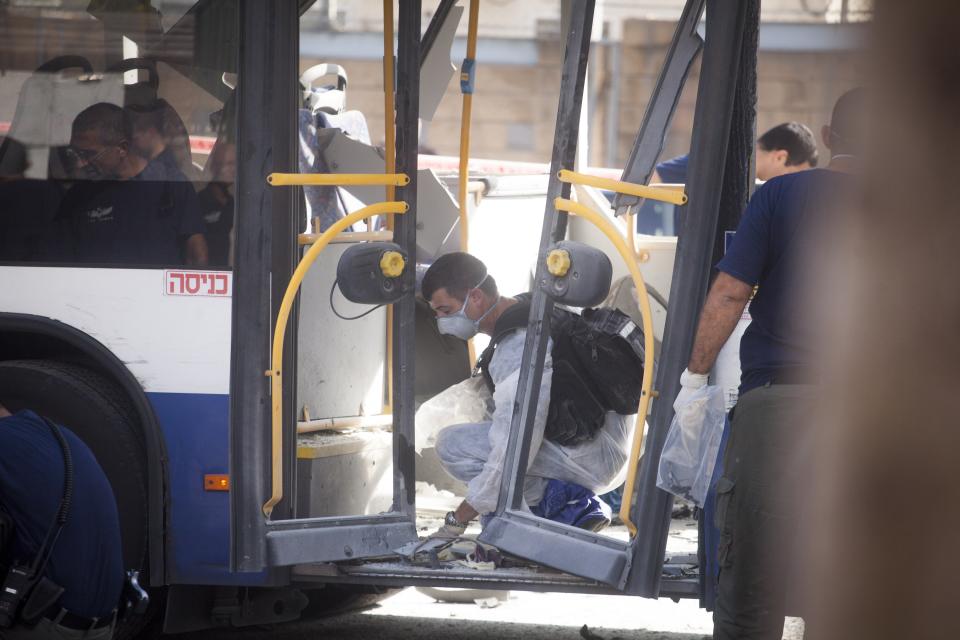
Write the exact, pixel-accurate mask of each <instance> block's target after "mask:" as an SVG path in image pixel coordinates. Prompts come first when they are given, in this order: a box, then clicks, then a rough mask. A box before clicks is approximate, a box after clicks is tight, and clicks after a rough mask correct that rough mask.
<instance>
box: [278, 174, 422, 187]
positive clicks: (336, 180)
mask: <svg viewBox="0 0 960 640" xmlns="http://www.w3.org/2000/svg"><path fill="white" fill-rule="evenodd" d="M267 182H269V183H270V184H271V185H273V186H274V187H308V186H309V187H316V186H330V187H343V186H356V185H359V186H373V187H376V186H383V187H387V186H391V187H405V186H407V185H408V184H410V176H408V175H407V174H405V173H271V174H270V175H268V176H267Z"/></svg>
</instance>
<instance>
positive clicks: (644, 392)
mask: <svg viewBox="0 0 960 640" xmlns="http://www.w3.org/2000/svg"><path fill="white" fill-rule="evenodd" d="M553 205H554V206H555V207H556V209H557V211H566V212H567V213H572V214H574V215H577V216H580V217H582V218H585V219H586V220H588V221H589V222H591V223H593V224H594V225H595V226H596V227H597V228H598V229H600V231H602V232H603V235H605V236H607V239H609V240H610V242H612V243H613V246H614V247H615V248H616V249H617V252H618V253H619V254H620V257H621V258H623V261H624V262H625V263H627V268H628V269H629V270H630V275H631V276H632V277H633V285H634V286H635V287H636V288H637V298H638V299H639V303H640V315H641V317H642V318H643V351H644V354H643V381H642V383H641V386H640V408H639V409H638V410H637V425H636V427H635V428H634V433H633V444H632V446H631V449H630V458H629V461H630V464H629V466H628V467H627V482H626V484H625V485H624V489H623V502H622V504H621V506H620V519H621V520H623V523H624V524H625V525H627V528H628V529H629V530H630V535H635V534H636V533H637V527H636V525H634V524H633V522H632V521H631V520H630V503H631V502H633V485H634V483H635V482H636V477H637V467H638V466H639V463H640V451H641V449H642V446H643V427H644V424H645V422H646V419H647V413H648V412H649V407H650V396H651V395H652V394H653V388H652V387H653V350H654V341H653V319H652V318H653V316H652V314H651V311H650V300H649V298H648V297H647V287H646V284H645V283H644V281H643V275H641V273H640V268H639V267H638V266H637V259H636V254H635V253H633V252H632V251H630V248H629V247H628V246H627V244H626V242H625V241H624V239H623V236H622V235H621V234H620V232H619V231H618V230H617V228H616V227H615V226H613V224H612V223H611V222H610V221H609V220H607V219H606V218H605V217H604V216H603V215H601V214H599V213H597V212H596V211H594V210H593V209H590V208H589V207H587V206H585V205H583V204H580V203H579V202H574V201H572V200H566V199H564V198H557V199H555V200H554V201H553Z"/></svg>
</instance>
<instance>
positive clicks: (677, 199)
mask: <svg viewBox="0 0 960 640" xmlns="http://www.w3.org/2000/svg"><path fill="white" fill-rule="evenodd" d="M559 177H560V182H569V183H570V184H582V185H586V186H588V187H596V188H597V189H608V190H610V191H616V192H617V193H626V194H628V195H631V196H637V197H638V198H647V199H650V200H659V201H661V202H669V203H670V204H676V205H683V204H687V194H686V193H684V192H683V190H682V189H681V190H679V191H678V190H677V188H676V187H675V186H672V185H671V186H664V187H660V186H657V187H648V186H645V185H642V184H633V183H632V182H621V181H619V180H611V179H609V178H601V177H599V176H590V175H587V174H585V173H577V172H576V171H569V170H567V169H561V170H560V173H559Z"/></svg>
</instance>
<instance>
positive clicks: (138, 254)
mask: <svg viewBox="0 0 960 640" xmlns="http://www.w3.org/2000/svg"><path fill="white" fill-rule="evenodd" d="M167 4H171V3H167V2H163V1H162V0H154V1H153V3H152V4H150V5H149V6H148V7H147V8H146V10H144V8H143V6H142V5H143V3H142V2H123V1H121V2H112V3H109V4H105V3H91V4H90V5H89V7H88V9H87V10H82V9H79V8H77V9H73V8H64V9H62V10H58V12H57V14H56V15H55V16H51V15H49V12H47V11H45V10H44V9H42V8H39V7H38V8H33V7H12V6H8V5H4V6H3V7H0V21H3V22H4V24H5V25H7V26H8V29H9V30H10V32H11V33H13V34H14V37H11V38H5V39H4V40H3V41H2V42H0V60H2V61H3V63H2V64H3V73H4V85H5V91H4V92H3V93H2V94H0V135H3V141H2V144H0V262H2V263H8V264H10V263H33V264H47V265H49V264H56V265H61V266H87V267H90V266H95V267H154V268H157V267H174V266H190V267H196V268H204V267H211V268H228V267H229V266H230V264H231V245H232V242H231V237H232V229H233V217H234V215H233V214H234V212H233V197H232V192H233V182H234V176H235V171H234V166H235V162H236V161H235V150H234V149H235V145H234V139H235V136H234V135H233V127H234V125H235V118H233V117H232V116H230V115H229V112H230V110H231V109H230V106H229V103H230V102H231V99H230V98H231V96H232V94H233V85H235V80H234V81H233V83H232V84H228V83H227V81H226V80H225V78H227V77H228V76H230V75H231V74H232V75H233V76H234V77H235V72H236V52H235V51H234V50H232V47H231V46H223V45H224V44H225V43H235V42H236V37H235V33H236V29H237V26H236V15H235V10H233V9H231V8H229V7H226V8H224V7H211V6H208V5H207V4H206V3H199V4H197V5H195V6H194V7H192V8H191V9H190V10H189V11H187V12H186V13H184V12H183V3H175V6H173V5H172V6H171V7H170V8H169V11H166V9H167V7H166V6H165V5H167ZM213 4H223V3H213ZM166 13H169V15H165V14H166ZM213 13H217V14H218V15H212V14H213ZM221 14H222V15H221ZM50 32H56V33H57V34H58V37H56V38H53V37H49V36H48V35H47V36H45V34H48V33H50ZM227 32H232V33H233V34H234V35H233V36H231V35H230V33H227ZM212 116H213V117H212Z"/></svg>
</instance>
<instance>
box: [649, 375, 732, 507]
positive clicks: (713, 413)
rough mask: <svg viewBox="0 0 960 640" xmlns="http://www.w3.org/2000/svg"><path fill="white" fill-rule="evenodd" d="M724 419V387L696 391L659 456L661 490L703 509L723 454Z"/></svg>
mask: <svg viewBox="0 0 960 640" xmlns="http://www.w3.org/2000/svg"><path fill="white" fill-rule="evenodd" d="M725 417H726V407H725V404H724V390H723V388H722V387H718V386H715V385H714V386H705V387H702V388H700V389H697V390H696V391H695V392H693V394H692V395H691V396H690V399H689V400H688V401H687V402H686V403H684V404H683V405H682V406H680V407H679V408H678V409H677V411H676V413H675V414H674V416H673V422H671V423H670V430H669V431H668V432H667V439H666V441H664V443H663V451H662V452H661V453H660V467H659V469H658V471H657V486H658V487H660V488H661V489H663V490H664V491H667V492H669V493H672V494H673V495H675V496H677V497H679V498H683V499H684V500H689V501H691V502H693V503H695V504H696V505H697V506H698V507H702V506H703V502H704V500H705V499H706V497H707V489H708V488H709V486H710V478H711V476H713V468H714V466H716V463H717V454H718V452H719V451H720V439H721V438H722V437H723V423H724V419H725Z"/></svg>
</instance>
